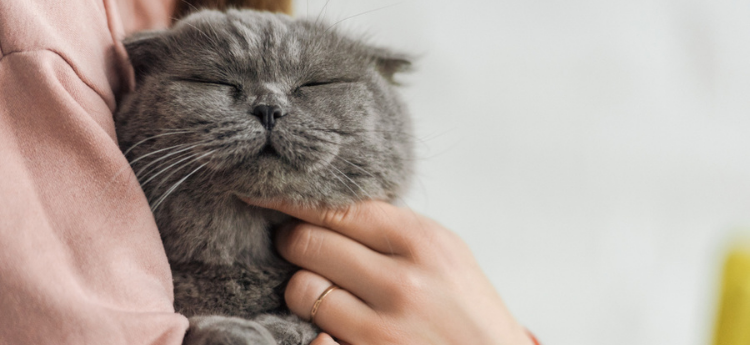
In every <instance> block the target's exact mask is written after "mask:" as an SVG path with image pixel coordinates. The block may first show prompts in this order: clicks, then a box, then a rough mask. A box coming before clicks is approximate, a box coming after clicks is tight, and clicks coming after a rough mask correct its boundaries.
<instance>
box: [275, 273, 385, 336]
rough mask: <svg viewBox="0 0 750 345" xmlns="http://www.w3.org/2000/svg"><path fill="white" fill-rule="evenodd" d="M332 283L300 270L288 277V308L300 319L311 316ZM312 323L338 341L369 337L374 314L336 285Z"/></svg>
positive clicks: (286, 295)
mask: <svg viewBox="0 0 750 345" xmlns="http://www.w3.org/2000/svg"><path fill="white" fill-rule="evenodd" d="M331 285H332V283H331V282H330V281H329V280H327V279H325V278H323V277H321V276H319V275H317V274H315V273H312V272H310V271H305V270H302V271H299V272H297V273H295V274H294V276H292V279H291V280H289V284H288V285H287V288H286V291H285V292H284V298H285V300H286V303H287V306H288V307H289V310H291V311H292V312H293V313H294V314H296V315H297V316H299V317H300V318H302V319H305V320H310V316H311V315H310V313H311V311H312V308H313V305H314V304H315V301H316V300H317V299H318V298H319V297H320V295H321V294H322V293H323V292H324V291H325V290H326V289H328V288H329V287H330V286H331ZM314 321H315V324H316V325H318V327H320V328H321V329H323V330H324V331H325V332H326V333H328V334H330V335H332V336H334V337H336V339H339V341H342V342H349V343H352V339H368V338H367V336H368V335H369V334H370V333H371V332H372V331H371V330H372V328H373V325H374V324H375V323H376V322H377V314H376V313H375V311H374V310H372V309H371V308H370V307H369V306H368V305H366V304H365V303H364V302H362V301H361V300H360V299H358V298H357V297H356V296H354V295H352V294H351V293H349V292H348V291H346V290H344V289H341V288H339V289H335V290H333V291H331V292H330V293H328V295H326V296H325V297H324V298H323V299H322V301H321V303H320V304H319V306H318V310H317V313H316V314H315V320H314Z"/></svg>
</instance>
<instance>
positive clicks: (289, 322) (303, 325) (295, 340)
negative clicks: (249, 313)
mask: <svg viewBox="0 0 750 345" xmlns="http://www.w3.org/2000/svg"><path fill="white" fill-rule="evenodd" d="M253 321H256V322H258V323H259V324H261V325H263V327H264V328H266V329H267V330H268V331H269V332H271V334H273V337H274V338H276V341H277V342H278V344H279V345H308V344H310V342H311V341H313V339H315V337H316V336H318V330H317V329H316V327H315V326H313V325H312V324H311V323H309V322H307V321H303V320H301V319H300V318H298V317H297V316H295V315H277V314H265V315H259V316H257V317H255V318H253Z"/></svg>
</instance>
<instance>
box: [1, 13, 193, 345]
mask: <svg viewBox="0 0 750 345" xmlns="http://www.w3.org/2000/svg"><path fill="white" fill-rule="evenodd" d="M145 1H149V2H152V3H153V0H145ZM145 1H144V2H145ZM125 4H126V6H125V7H126V8H127V7H128V6H129V5H128V4H129V3H127V2H125ZM130 7H131V8H132V6H130ZM120 8H123V5H122V4H115V3H114V0H104V1H101V0H69V1H59V0H3V1H0V344H76V345H77V344H180V343H181V341H182V337H183V334H184V332H185V329H186V328H187V320H186V319H185V318H184V317H183V316H181V315H179V314H175V313H174V309H173V307H172V283H171V275H170V271H169V265H168V263H167V259H166V256H165V254H164V249H163V248H162V245H161V241H160V239H159V234H158V232H157V230H156V225H155V224H154V220H153V217H152V216H151V213H150V211H149V207H148V205H147V203H146V199H145V197H144V196H143V193H142V191H141V190H140V188H139V186H138V183H137V181H136V180H135V178H134V176H133V173H132V171H131V170H130V169H129V168H128V163H127V161H126V160H125V158H123V156H122V154H121V153H120V151H119V149H118V147H117V143H116V139H115V132H114V126H113V122H112V111H114V107H115V96H114V95H115V94H116V93H117V92H119V91H120V90H124V89H127V88H128V87H130V85H132V82H131V80H132V77H131V72H130V71H129V67H128V65H127V64H126V63H125V59H124V56H125V55H124V50H123V49H122V45H120V44H119V43H118V41H117V39H118V38H120V37H121V36H122V35H123V32H124V29H123V27H128V28H129V29H135V28H136V26H137V25H133V24H132V21H130V20H123V19H121V18H120V17H119V14H118V11H119V9H120ZM161 8H166V7H165V6H161ZM136 12H137V11H136ZM165 13H168V12H165ZM131 14H132V13H131ZM167 22H168V18H166V19H163V20H162V22H160V23H159V22H153V21H151V22H150V24H153V25H157V26H158V25H165V23H167ZM147 24H149V23H145V22H142V23H140V24H138V25H141V27H144V25H147Z"/></svg>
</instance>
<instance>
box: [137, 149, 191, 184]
mask: <svg viewBox="0 0 750 345" xmlns="http://www.w3.org/2000/svg"><path fill="white" fill-rule="evenodd" d="M193 154H195V153H194V152H190V151H188V152H180V153H178V154H177V155H175V156H174V157H169V158H167V157H161V158H158V161H160V162H159V164H157V165H156V166H154V167H153V168H151V169H149V170H148V171H146V172H144V173H143V174H142V175H139V174H136V177H137V178H138V180H139V181H140V180H143V178H144V177H146V176H149V175H151V174H153V173H154V172H155V171H158V170H161V169H162V168H164V167H165V166H167V165H169V164H172V163H173V162H175V161H177V160H178V159H181V158H183V157H185V156H190V155H193ZM165 158H166V159H165ZM155 161H157V160H155Z"/></svg>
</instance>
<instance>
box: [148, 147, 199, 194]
mask: <svg viewBox="0 0 750 345" xmlns="http://www.w3.org/2000/svg"><path fill="white" fill-rule="evenodd" d="M196 156H197V154H195V153H193V154H189V155H187V156H186V157H184V158H182V159H180V160H178V161H177V162H174V163H172V164H170V165H169V166H167V167H166V168H164V169H161V171H159V172H158V173H156V174H154V175H152V176H151V177H149V178H148V179H147V180H146V181H143V182H141V187H143V186H145V185H146V184H148V183H149V182H151V181H153V180H154V179H155V178H157V177H158V176H159V175H161V174H163V173H164V172H165V171H167V170H169V169H170V168H172V167H173V166H175V165H177V164H180V163H182V162H184V161H186V160H188V159H191V158H195V157H196Z"/></svg>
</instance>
